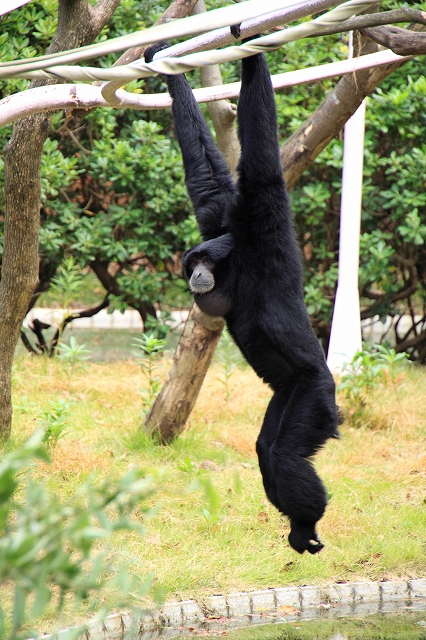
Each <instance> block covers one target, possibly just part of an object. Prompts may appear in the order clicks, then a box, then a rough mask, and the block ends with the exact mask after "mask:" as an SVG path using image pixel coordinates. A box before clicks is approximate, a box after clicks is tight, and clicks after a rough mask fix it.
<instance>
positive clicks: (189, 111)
mask: <svg viewBox="0 0 426 640" xmlns="http://www.w3.org/2000/svg"><path fill="white" fill-rule="evenodd" d="M164 46H167V45H164V43H163V45H154V46H153V47H150V48H149V49H148V50H147V52H146V54H145V60H146V61H147V62H150V61H151V60H152V58H153V56H154V54H155V53H156V52H157V51H159V50H160V49H161V48H164ZM167 83H168V88H169V92H170V95H171V96H172V98H173V116H174V122H175V127H176V133H177V137H178V140H179V144H180V147H181V150H182V156H183V161H184V165H185V174H186V185H187V188H188V192H189V195H190V197H191V200H192V202H193V204H194V209H195V214H196V217H197V221H198V225H199V227H200V231H201V234H202V237H203V239H204V241H203V242H202V243H201V244H199V245H197V246H196V247H194V248H193V249H191V250H189V251H187V252H186V253H185V254H184V255H183V259H182V264H183V267H184V271H185V275H186V278H187V279H188V282H189V286H190V288H191V291H192V292H193V294H194V299H195V301H196V303H197V305H198V306H199V307H200V309H201V310H202V311H204V312H205V313H207V314H209V315H213V316H217V315H221V316H224V317H225V320H226V324H227V326H228V330H229V332H230V334H231V335H232V337H233V338H234V340H235V342H236V343H237V345H238V346H239V348H240V349H241V351H242V353H243V355H244V357H245V358H246V360H247V361H248V362H249V364H250V365H251V366H252V367H253V369H254V370H255V371H256V373H257V374H258V375H259V376H260V377H261V378H262V379H263V380H264V381H265V382H266V383H268V384H269V385H270V387H271V388H272V389H273V391H274V395H273V397H272V399H271V401H270V403H269V406H268V409H267V411H266V415H265V419H264V422H263V425H262V428H261V431H260V434H259V437H258V440H257V444H256V450H257V454H258V457H259V465H260V470H261V472H262V476H263V484H264V487H265V491H266V494H267V496H268V498H269V500H270V501H271V502H272V504H273V505H275V507H276V508H277V509H278V510H279V511H280V512H281V513H283V514H286V515H287V516H288V517H289V519H290V523H291V532H290V535H289V542H290V545H291V546H292V547H293V548H294V549H295V550H296V551H298V552H299V553H303V552H304V551H306V550H307V551H309V552H310V553H317V552H318V551H320V550H321V549H322V547H323V544H322V543H321V542H320V540H319V538H318V535H317V532H316V528H315V527H316V523H317V521H318V520H319V519H320V518H321V517H322V516H323V514H324V510H325V507H326V504H327V498H326V492H325V488H324V486H323V484H322V482H321V480H320V478H319V477H318V475H317V474H316V472H315V470H314V468H313V466H312V463H311V460H310V459H311V457H312V456H313V455H314V454H315V453H316V452H317V451H318V450H319V449H320V448H321V446H322V445H323V444H324V443H325V441H326V440H327V438H330V437H338V430H337V429H338V410H337V407H336V403H335V385H334V381H333V377H332V375H331V373H330V371H329V369H328V367H327V364H326V362H325V359H324V354H323V351H322V349H321V346H320V344H319V342H318V340H317V338H316V336H315V334H314V332H313V330H312V328H311V325H310V321H309V316H308V313H307V311H306V307H305V304H304V300H303V288H302V266H301V256H300V249H299V247H298V243H297V240H296V235H295V231H294V228H293V218H292V213H291V208H290V202H289V198H288V194H287V190H286V186H285V182H284V180H283V177H282V169H281V164H280V154H279V147H278V136H277V117H276V107H275V97H274V92H273V89H272V84H271V78H270V74H269V69H268V65H267V63H266V60H265V58H264V56H263V55H262V54H257V55H254V56H252V57H250V58H246V59H244V60H243V62H242V88H241V95H240V98H239V101H238V134H239V139H240V143H241V157H240V160H239V164H238V176H239V177H238V182H237V185H235V184H234V182H233V180H232V177H231V174H230V172H229V170H228V168H227V165H226V163H225V161H224V159H223V157H222V156H221V154H220V152H219V151H218V149H217V148H216V145H215V143H214V141H213V138H212V136H211V134H210V131H209V129H208V127H207V125H206V122H205V121H204V118H203V116H202V114H201V112H200V109H199V107H198V105H197V103H196V101H195V99H194V96H193V93H192V91H191V89H190V87H189V84H188V82H187V81H186V79H185V76H184V75H169V76H167Z"/></svg>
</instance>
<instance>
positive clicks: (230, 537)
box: [7, 355, 426, 606]
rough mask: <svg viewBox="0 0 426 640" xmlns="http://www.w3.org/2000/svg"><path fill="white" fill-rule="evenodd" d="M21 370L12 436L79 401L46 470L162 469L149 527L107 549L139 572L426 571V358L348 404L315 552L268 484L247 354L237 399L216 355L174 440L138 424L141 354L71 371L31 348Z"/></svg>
mask: <svg viewBox="0 0 426 640" xmlns="http://www.w3.org/2000/svg"><path fill="white" fill-rule="evenodd" d="M163 364H164V375H165V374H166V371H167V367H168V362H167V361H164V363H163ZM13 380H14V424H13V437H12V441H11V443H10V444H8V445H7V448H8V449H9V447H14V446H16V445H17V444H19V443H20V442H22V441H23V440H24V439H26V438H27V437H28V436H29V435H30V434H31V433H32V432H33V431H34V430H35V429H36V427H37V419H38V416H39V414H40V412H41V411H46V410H49V402H50V401H51V400H54V401H58V400H60V399H64V400H65V401H66V402H67V403H69V405H70V406H69V410H70V417H69V429H68V431H67V433H66V435H65V436H64V437H63V438H62V439H61V440H59V442H58V444H57V446H56V448H55V449H54V450H53V455H52V458H53V460H52V463H51V465H46V464H40V465H39V467H38V470H37V473H38V474H40V476H41V477H43V478H44V479H45V480H47V481H48V483H49V486H50V488H51V489H52V490H54V491H57V492H58V493H59V494H61V495H63V496H65V495H69V494H71V493H72V492H73V491H75V490H76V488H77V487H78V486H79V485H80V484H81V483H82V482H83V481H84V480H85V479H86V478H87V477H88V476H89V474H92V475H93V476H94V477H95V478H96V479H99V480H101V479H103V478H105V477H106V476H108V477H109V478H114V477H117V478H118V477H119V476H121V475H123V474H124V473H125V472H126V471H127V470H128V469H129V468H131V467H132V466H134V465H137V466H138V467H141V468H144V469H146V470H147V472H149V471H150V470H152V469H161V476H160V478H159V480H158V486H159V490H158V493H157V494H156V496H155V497H154V498H153V499H152V504H153V505H154V504H158V506H159V510H158V513H157V515H155V516H154V517H153V518H151V519H150V520H149V521H147V522H146V535H145V537H140V536H139V535H138V534H136V533H135V532H129V533H126V534H120V536H117V537H116V539H115V545H114V548H111V549H110V550H109V552H110V553H111V554H115V556H116V558H117V565H118V566H119V565H120V558H126V559H128V558H132V559H133V569H134V570H135V571H136V572H138V573H140V575H141V576H145V575H146V574H147V573H148V572H150V571H152V572H154V574H155V575H156V577H157V580H158V583H159V584H160V585H161V586H162V588H163V589H164V592H165V595H166V597H167V598H194V597H198V598H199V597H202V596H203V595H207V594H209V595H211V594H217V593H226V592H231V591H238V590H249V589H255V588H256V589H259V588H266V587H275V586H283V585H291V584H293V585H304V584H318V585H321V584H327V583H330V582H333V581H355V580H363V579H373V580H381V579H398V578H414V577H424V576H426V394H425V388H426V370H425V369H421V368H416V367H412V368H410V369H406V370H404V372H403V373H401V374H399V378H398V380H397V385H396V386H395V385H394V384H391V383H389V384H382V385H380V386H379V387H378V388H377V389H375V390H374V391H373V393H372V395H371V397H370V400H369V404H368V407H367V409H366V411H365V414H364V418H363V419H362V420H361V421H359V420H358V423H357V424H358V426H356V427H355V426H352V423H351V419H350V418H349V419H348V420H347V421H346V422H345V424H344V425H342V427H341V434H342V437H341V439H340V440H338V441H337V440H333V441H329V442H328V443H327V445H326V446H325V448H324V449H323V450H322V451H321V453H320V454H319V455H318V456H317V459H316V467H317V469H318V471H319V473H320V475H321V477H322V479H323V480H324V482H325V484H326V486H327V488H328V491H329V493H330V494H331V499H330V503H329V506H328V508H327V511H326V514H325V516H324V518H323V519H322V521H321V522H320V523H319V527H318V530H319V535H320V537H321V539H322V541H323V542H325V545H326V546H325V548H324V550H323V551H322V552H321V553H320V554H318V555H315V556H310V555H308V554H304V555H303V556H300V555H298V554H297V553H296V552H294V551H293V550H292V549H291V548H290V547H289V545H288V543H287V535H288V533H289V526H288V524H287V520H286V519H285V518H281V517H280V516H279V514H278V513H277V511H276V510H275V508H274V507H273V506H272V505H270V504H269V503H268V501H267V500H266V498H265V494H264V491H263V486H262V480H261V476H260V473H259V469H258V464H257V458H256V454H255V441H256V437H257V434H258V431H259V428H260V425H261V422H262V417H263V415H264V413H265V409H266V406H267V403H268V399H269V397H270V391H269V389H268V388H267V387H266V386H265V385H263V383H262V382H260V380H259V379H258V378H257V377H256V375H255V374H254V373H253V372H252V370H251V369H250V368H249V367H246V366H242V367H241V366H240V367H238V368H237V369H234V372H233V374H232V376H231V377H230V379H229V392H230V397H229V401H228V402H226V388H225V386H224V384H223V380H224V370H223V367H222V366H221V365H220V363H216V364H214V365H213V366H212V368H211V369H210V371H209V373H208V376H207V378H206V380H205V382H204V385H203V388H202V391H201V394H200V396H199V398H198V400H197V404H196V407H195V409H194V411H193V413H192V415H191V416H190V419H189V421H188V424H187V427H186V430H185V431H184V433H183V434H182V436H181V437H179V438H178V439H177V440H176V442H174V443H173V444H171V445H169V446H156V445H154V444H153V443H152V441H151V440H150V439H149V438H147V437H146V436H145V435H144V432H143V429H142V428H141V424H142V421H143V418H142V409H143V406H142V400H141V394H140V388H141V386H142V384H143V378H142V374H141V372H140V368H139V367H138V365H137V364H136V363H135V362H134V361H128V362H120V361H116V362H109V363H103V364H99V363H98V364H97V363H92V362H91V363H89V364H87V366H86V368H85V369H84V370H79V371H76V372H74V373H72V374H71V375H70V371H69V369H67V368H66V365H65V364H64V363H62V362H59V361H55V360H48V359H45V358H41V357H40V358H38V357H29V356H22V355H21V356H19V357H18V358H17V359H16V363H15V368H14V375H13ZM339 402H340V404H341V406H342V407H343V409H344V410H345V401H344V398H340V399H339ZM346 411H347V412H348V408H347V407H346ZM360 422H361V424H360ZM200 480H201V482H200ZM210 483H211V485H210ZM211 487H213V488H211ZM141 517H142V515H141ZM113 604H114V603H113V599H112V600H111V605H112V606H113Z"/></svg>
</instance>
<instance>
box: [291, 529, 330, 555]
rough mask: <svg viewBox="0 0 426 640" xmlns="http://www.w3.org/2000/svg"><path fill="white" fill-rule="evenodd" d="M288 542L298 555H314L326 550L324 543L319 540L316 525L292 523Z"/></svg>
mask: <svg viewBox="0 0 426 640" xmlns="http://www.w3.org/2000/svg"><path fill="white" fill-rule="evenodd" d="M288 541H289V543H290V546H291V547H293V549H294V550H295V551H297V553H304V552H305V551H308V552H309V553H311V554H312V555H313V554H315V553H318V552H319V551H321V549H323V548H324V545H323V543H322V542H321V540H320V539H319V538H318V535H317V533H316V531H315V523H314V524H313V525H310V524H305V523H297V522H292V523H291V531H290V535H289V536H288Z"/></svg>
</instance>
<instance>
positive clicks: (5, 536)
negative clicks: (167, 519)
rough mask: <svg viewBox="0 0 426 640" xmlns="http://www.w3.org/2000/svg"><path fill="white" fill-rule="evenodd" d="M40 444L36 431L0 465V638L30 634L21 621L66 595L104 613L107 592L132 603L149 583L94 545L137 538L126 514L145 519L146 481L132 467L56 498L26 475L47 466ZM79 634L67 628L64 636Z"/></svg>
mask: <svg viewBox="0 0 426 640" xmlns="http://www.w3.org/2000/svg"><path fill="white" fill-rule="evenodd" d="M44 440H45V433H44V431H43V430H42V429H40V430H39V431H37V432H36V433H35V434H34V435H33V436H32V437H31V438H30V439H29V440H28V441H27V442H25V443H24V444H23V445H22V446H21V447H20V448H19V449H17V450H16V451H14V452H13V453H10V454H8V455H7V456H5V457H4V458H3V460H2V461H1V462H0V594H1V595H0V637H1V638H6V637H8V638H10V639H12V638H13V640H18V639H20V638H23V637H34V635H36V634H35V632H34V631H33V630H32V629H31V630H30V629H28V624H31V625H32V626H34V625H35V622H36V620H37V618H39V617H40V616H41V615H42V614H43V613H44V612H45V611H46V609H47V608H48V607H49V608H52V609H53V610H54V611H56V613H60V611H61V610H62V608H63V605H64V601H65V598H66V596H67V595H68V594H71V595H72V596H73V598H74V600H75V603H76V606H78V605H79V604H80V603H82V602H83V601H86V602H88V601H89V599H90V605H89V607H88V608H89V611H97V612H98V614H99V615H105V614H106V613H107V610H106V608H105V607H103V608H102V599H103V597H104V596H105V595H106V593H107V592H110V591H111V590H113V591H114V593H115V598H116V604H117V606H131V605H132V600H133V599H139V598H141V597H143V596H145V595H146V594H147V593H148V591H149V590H150V589H151V586H152V580H153V578H152V576H151V575H148V577H147V578H146V579H145V580H142V579H141V578H140V577H137V576H135V575H133V574H132V572H131V571H130V569H129V567H128V565H127V564H126V563H123V561H122V559H120V568H117V566H116V562H114V559H113V557H111V556H110V555H108V554H107V553H106V552H105V553H104V552H102V551H98V550H97V547H98V543H99V541H100V540H108V539H110V538H112V536H113V535H114V534H115V533H116V532H118V531H122V530H134V531H138V532H139V533H140V534H141V535H142V534H143V527H142V525H141V523H140V521H137V520H136V519H134V518H133V513H134V510H135V508H137V509H138V513H140V511H142V512H143V513H145V514H146V515H148V514H149V512H150V509H149V508H148V507H146V506H144V502H146V500H147V499H148V498H149V497H151V496H152V494H153V493H154V487H153V478H152V477H144V476H143V474H142V473H141V472H140V471H138V470H136V469H132V470H131V471H130V472H128V473H127V474H126V475H125V476H123V477H122V478H121V479H119V480H118V481H117V482H115V483H114V482H110V481H106V482H105V483H104V484H102V485H101V486H94V484H93V483H92V482H91V481H89V482H87V483H85V484H84V485H83V486H82V487H81V488H80V490H79V491H78V492H77V493H76V494H75V495H74V496H71V497H69V498H67V499H65V500H59V498H58V497H57V496H56V495H54V494H52V493H50V492H49V491H48V490H47V488H46V486H45V485H44V484H43V483H42V482H39V481H36V480H35V479H34V477H33V475H32V473H31V466H34V465H35V464H36V463H37V460H39V461H41V462H43V463H48V462H49V454H48V452H47V450H46V448H45V447H44V446H43V442H44ZM8 593H10V594H11V597H10V600H8V595H7V594H8ZM130 594H131V595H130ZM25 627H26V628H27V631H26V632H24V631H23V629H24V628H25ZM81 633H82V629H81V628H80V629H72V630H70V633H69V636H67V637H70V638H71V637H73V638H76V637H77V636H78V635H79V634H81ZM61 637H62V635H61Z"/></svg>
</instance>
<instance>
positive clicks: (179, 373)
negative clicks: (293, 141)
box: [145, 0, 240, 443]
mask: <svg viewBox="0 0 426 640" xmlns="http://www.w3.org/2000/svg"><path fill="white" fill-rule="evenodd" d="M205 10H206V7H205V3H204V0H198V2H197V4H196V6H195V7H194V9H193V12H192V13H193V14H196V13H203V12H204V11H205ZM201 82H202V84H203V86H205V87H206V86H207V87H208V86H212V85H220V84H223V82H222V75H221V73H220V68H219V65H210V66H208V67H205V68H201ZM208 110H209V114H210V117H211V119H212V122H213V126H214V129H215V132H216V137H217V143H218V147H219V149H220V150H221V152H222V154H223V156H224V158H225V160H226V163H227V165H228V167H229V169H230V171H231V172H232V173H233V174H234V175H235V170H236V167H237V162H238V158H239V157H240V143H239V141H238V136H237V132H236V130H235V126H234V123H235V117H236V108H235V105H233V104H231V103H230V102H229V101H228V100H218V101H217V102H211V103H209V105H208ZM224 326H225V321H224V319H223V318H220V317H216V318H213V317H209V316H207V315H206V314H205V313H202V312H201V311H200V309H199V308H198V307H197V305H196V304H195V303H194V304H193V305H192V306H191V309H190V311H189V316H188V319H187V321H186V323H185V327H184V330H183V333H182V336H181V338H180V340H179V344H178V347H177V349H176V353H175V356H174V359H173V365H172V369H171V370H170V372H169V375H168V377H167V380H166V382H165V383H164V386H163V388H162V390H161V392H160V394H159V395H158V397H157V399H156V401H155V403H154V404H153V406H152V408H151V411H150V413H149V414H148V416H147V418H146V420H145V428H146V430H147V432H148V433H151V434H153V435H154V434H155V435H156V436H158V438H159V439H160V442H163V443H166V442H170V441H171V440H173V438H176V437H177V436H178V435H179V433H181V432H182V430H183V428H184V426H185V422H186V421H187V419H188V416H189V414H190V413H191V411H192V409H193V407H194V404H195V401H196V399H197V396H198V394H199V392H200V389H201V386H202V384H203V381H204V378H205V375H206V373H207V370H208V368H209V366H210V362H211V360H212V357H213V353H214V351H215V349H216V346H217V343H218V341H219V338H220V334H221V333H222V330H223V328H224Z"/></svg>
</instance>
